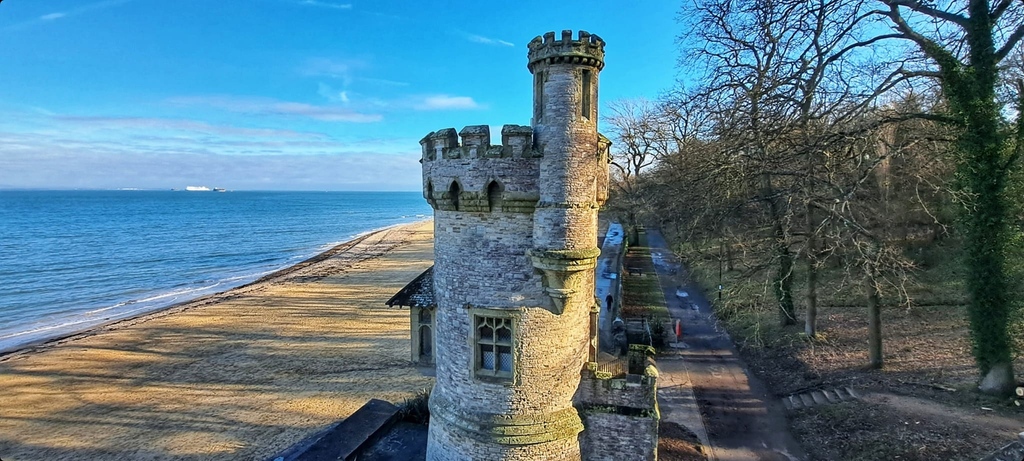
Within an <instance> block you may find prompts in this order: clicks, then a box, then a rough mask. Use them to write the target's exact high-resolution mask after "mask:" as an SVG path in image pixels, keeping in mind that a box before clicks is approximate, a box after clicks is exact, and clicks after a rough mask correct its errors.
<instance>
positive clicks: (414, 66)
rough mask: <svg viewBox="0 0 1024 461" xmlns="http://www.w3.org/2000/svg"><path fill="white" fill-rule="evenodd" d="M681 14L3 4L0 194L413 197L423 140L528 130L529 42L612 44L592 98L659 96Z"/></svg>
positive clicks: (301, 0) (201, 0)
mask: <svg viewBox="0 0 1024 461" xmlns="http://www.w3.org/2000/svg"><path fill="white" fill-rule="evenodd" d="M679 5H680V3H678V2H676V1H670V0H658V1H654V0H639V1H636V0H635V1H607V2H594V1H588V2H583V1H561V2H551V1H533V0H529V1H517V2H487V1H451V2H427V1H383V0H381V1H365V2H363V1H356V0H352V1H345V0H216V1H215V0H178V1H173V2H169V1H166V0H159V1H158V0H102V1H90V0H83V1H71V0H2V3H0V43H2V44H3V45H2V46H0V188H44V189H69V188H90V189H92V188H100V189H111V188H122V187H137V188H153V189H169V188H183V187H184V186H186V185H208V186H216V187H226V188H228V189H236V190H244V189H258V190H418V189H419V187H420V166H419V163H418V159H419V144H418V141H419V139H420V138H421V137H422V136H423V135H425V134H426V133H428V132H430V131H433V130H436V129H439V128H445V127H455V128H457V129H460V128H461V127H463V126H465V125H484V124H486V125H492V126H494V127H498V126H500V125H502V124H506V123H514V124H523V125H527V124H529V123H530V107H531V97H532V95H531V78H530V74H529V72H528V71H527V69H526V51H527V49H526V43H527V42H529V41H530V39H532V38H533V37H534V36H536V35H541V34H543V33H544V32H546V31H558V30H562V29H574V30H579V29H583V30H587V31H589V32H591V33H594V34H597V35H600V36H601V37H602V38H604V39H605V41H606V42H607V46H606V52H607V57H606V61H607V66H606V67H605V70H604V71H603V72H602V73H601V88H600V91H601V95H600V96H601V106H602V107H606V106H607V104H608V103H609V102H611V101H613V100H617V99H623V98H638V97H647V98H653V97H656V96H657V95H658V93H659V92H660V91H663V90H665V89H668V88H669V87H670V86H671V85H672V83H673V81H674V79H675V77H676V75H677V69H676V60H677V57H678V51H677V47H676V46H675V42H674V41H675V37H676V35H677V34H678V27H679V25H678V24H677V23H676V21H675V19H676V18H675V16H676V13H677V11H678V9H679ZM498 136H499V134H498V133H496V132H495V130H494V129H492V137H495V138H498Z"/></svg>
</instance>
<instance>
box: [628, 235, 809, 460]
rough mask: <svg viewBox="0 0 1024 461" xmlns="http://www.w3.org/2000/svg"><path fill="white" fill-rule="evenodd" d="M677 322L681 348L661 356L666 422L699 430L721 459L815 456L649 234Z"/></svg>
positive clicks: (660, 242)
mask: <svg viewBox="0 0 1024 461" xmlns="http://www.w3.org/2000/svg"><path fill="white" fill-rule="evenodd" d="M647 239H648V244H649V245H650V248H651V257H652V259H653V260H654V265H655V267H656V268H657V272H658V277H659V279H660V282H661V286H662V289H663V290H664V292H665V300H666V302H667V303H668V306H669V312H670V313H671V315H672V318H673V322H674V321H675V320H676V319H678V320H680V322H681V325H682V330H683V335H682V338H681V340H680V343H677V347H675V348H672V349H671V351H669V352H667V353H665V354H662V355H660V356H659V357H658V369H659V372H660V378H659V386H658V401H659V404H660V406H661V408H662V415H663V416H662V417H663V419H664V420H666V421H671V422H676V423H679V424H681V425H683V426H684V427H687V428H688V429H690V430H691V431H693V432H694V433H695V434H696V435H697V437H698V438H699V439H700V440H701V441H702V443H703V444H704V446H705V447H707V448H708V449H707V452H708V453H707V455H708V459H712V460H719V461H747V460H756V461H795V460H804V459H807V456H806V454H804V452H803V450H802V449H801V448H800V446H799V444H798V443H797V442H796V441H795V440H794V439H793V437H792V435H790V434H789V431H788V428H787V425H786V420H785V418H784V417H783V416H782V414H783V409H782V408H781V407H779V406H778V404H777V403H776V401H777V399H772V398H770V396H769V395H768V394H767V392H766V390H765V388H764V386H763V385H762V384H761V383H760V382H758V380H757V379H756V378H753V377H750V376H749V374H748V373H747V368H746V365H745V364H744V363H743V360H742V359H740V357H739V355H738V354H737V353H736V350H735V348H734V346H733V344H732V339H731V338H730V337H729V334H728V333H727V332H726V331H725V330H724V329H723V328H720V327H719V325H718V321H717V320H716V319H715V316H714V313H713V312H712V310H711V305H710V303H709V302H708V301H707V299H706V298H704V296H703V295H702V294H701V293H700V290H699V289H697V287H695V286H690V285H684V284H683V281H684V280H685V277H684V270H685V269H684V268H682V267H681V264H680V263H679V261H678V260H677V259H676V258H675V256H674V255H673V253H672V252H671V251H669V250H668V246H667V244H666V243H665V239H664V238H663V237H662V235H661V234H660V233H659V232H658V231H656V230H648V233H647Z"/></svg>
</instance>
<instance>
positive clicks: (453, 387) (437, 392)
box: [420, 31, 609, 461]
mask: <svg viewBox="0 0 1024 461" xmlns="http://www.w3.org/2000/svg"><path fill="white" fill-rule="evenodd" d="M572 35H573V34H572V32H571V31H563V32H562V35H561V38H560V39H556V38H555V34H554V33H548V34H545V35H544V37H543V38H541V37H537V38H535V39H534V40H533V41H531V42H530V44H529V54H528V58H529V60H528V68H529V70H530V72H531V73H532V74H533V75H534V114H533V123H532V126H519V125H505V126H504V127H503V128H502V130H501V144H500V145H498V144H495V145H491V135H490V130H489V128H488V127H487V126H483V125H482V126H468V127H465V128H463V129H462V130H461V131H459V132H456V130H455V129H454V128H446V129H442V130H439V131H435V132H432V133H430V134H428V135H427V136H425V137H424V138H423V139H422V140H421V141H420V145H421V146H422V159H421V163H422V164H423V193H424V198H426V200H427V201H428V202H429V203H430V205H431V206H432V207H433V208H434V236H435V237H434V238H435V243H434V256H435V261H434V274H433V279H434V301H435V303H436V306H437V307H436V317H435V322H436V333H435V334H436V337H435V342H436V376H437V380H436V384H435V386H434V390H433V392H432V394H431V398H430V410H431V420H430V430H429V437H428V445H427V459H429V460H436V461H440V460H488V461H491V460H578V459H580V458H581V454H580V442H579V434H580V432H581V431H582V430H583V425H582V423H581V419H580V416H579V414H578V413H577V411H576V408H574V406H573V395H574V394H575V393H576V390H577V387H578V386H579V383H580V376H581V371H582V370H583V369H584V365H585V364H586V362H594V361H596V356H597V331H596V323H597V322H596V318H597V309H598V306H597V305H596V304H595V302H594V266H595V264H596V259H597V256H598V253H599V250H598V248H597V211H598V208H599V207H600V206H601V204H603V203H604V201H605V199H606V198H607V190H608V147H609V143H608V141H607V139H605V138H604V137H603V136H601V135H600V134H598V132H597V102H598V101H597V95H598V91H597V82H598V73H599V72H600V70H601V69H602V68H603V66H604V41H602V40H601V39H600V38H599V37H597V36H596V35H591V34H588V33H587V32H583V31H580V32H579V34H578V36H577V37H576V38H574V37H573V36H572Z"/></svg>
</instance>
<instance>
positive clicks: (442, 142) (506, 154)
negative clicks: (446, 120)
mask: <svg viewBox="0 0 1024 461" xmlns="http://www.w3.org/2000/svg"><path fill="white" fill-rule="evenodd" d="M459 138H461V139H462V143H461V144H460V143H459ZM420 146H421V147H422V151H423V157H422V159H421V162H430V161H434V160H442V159H475V158H537V157H540V156H541V153H540V152H538V151H536V150H534V148H533V127H529V126H521V125H505V126H503V127H502V128H501V144H500V145H493V146H492V145H491V129H490V127H488V126H487V125H470V126H467V127H465V128H463V129H462V131H459V132H457V133H456V131H455V128H445V129H442V130H437V131H433V132H431V133H429V134H427V135H426V136H424V137H423V139H421V140H420Z"/></svg>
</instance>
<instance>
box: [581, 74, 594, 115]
mask: <svg viewBox="0 0 1024 461" xmlns="http://www.w3.org/2000/svg"><path fill="white" fill-rule="evenodd" d="M592 92H593V90H592V88H591V85H590V71H589V70H587V69H583V118H585V119H587V120H590V93H592Z"/></svg>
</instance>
